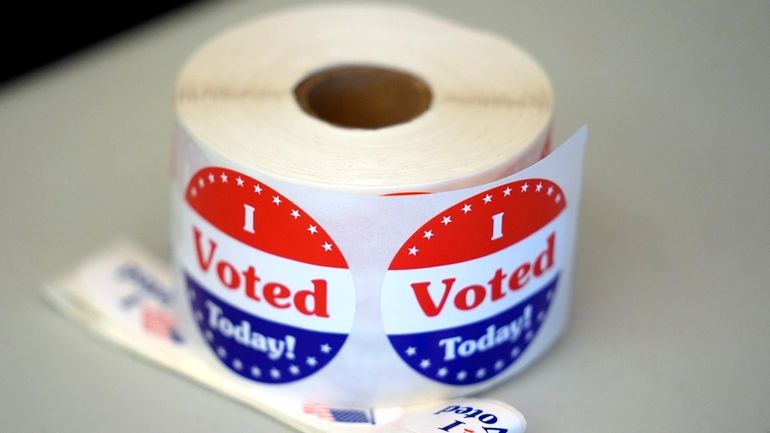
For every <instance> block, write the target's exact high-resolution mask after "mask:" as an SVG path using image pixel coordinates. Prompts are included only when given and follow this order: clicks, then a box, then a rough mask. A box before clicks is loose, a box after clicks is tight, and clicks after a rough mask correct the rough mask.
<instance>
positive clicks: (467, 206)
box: [463, 203, 471, 213]
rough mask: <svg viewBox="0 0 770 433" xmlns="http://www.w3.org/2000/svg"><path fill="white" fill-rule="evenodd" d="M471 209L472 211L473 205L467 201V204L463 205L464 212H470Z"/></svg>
mask: <svg viewBox="0 0 770 433" xmlns="http://www.w3.org/2000/svg"><path fill="white" fill-rule="evenodd" d="M470 211H471V205H469V204H468V203H466V204H465V206H463V213H468V212H470Z"/></svg>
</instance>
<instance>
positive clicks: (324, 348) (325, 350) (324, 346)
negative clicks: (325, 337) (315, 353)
mask: <svg viewBox="0 0 770 433" xmlns="http://www.w3.org/2000/svg"><path fill="white" fill-rule="evenodd" d="M331 351H332V347H331V346H329V345H328V344H326V343H324V344H322V345H321V352H323V353H329V352H331Z"/></svg>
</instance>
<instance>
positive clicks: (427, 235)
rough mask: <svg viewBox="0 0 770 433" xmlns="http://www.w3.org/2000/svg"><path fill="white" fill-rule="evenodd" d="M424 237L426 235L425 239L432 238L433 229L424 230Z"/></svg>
mask: <svg viewBox="0 0 770 433" xmlns="http://www.w3.org/2000/svg"><path fill="white" fill-rule="evenodd" d="M422 237H424V238H425V239H430V238H432V237H433V230H425V231H424V232H422Z"/></svg>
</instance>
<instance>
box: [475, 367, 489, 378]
mask: <svg viewBox="0 0 770 433" xmlns="http://www.w3.org/2000/svg"><path fill="white" fill-rule="evenodd" d="M486 375H487V369H486V368H479V369H478V370H476V377H478V378H482V377H484V376H486Z"/></svg>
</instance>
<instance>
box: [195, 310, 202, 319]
mask: <svg viewBox="0 0 770 433" xmlns="http://www.w3.org/2000/svg"><path fill="white" fill-rule="evenodd" d="M195 318H196V319H198V321H199V322H203V313H202V312H201V311H196V312H195Z"/></svg>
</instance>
